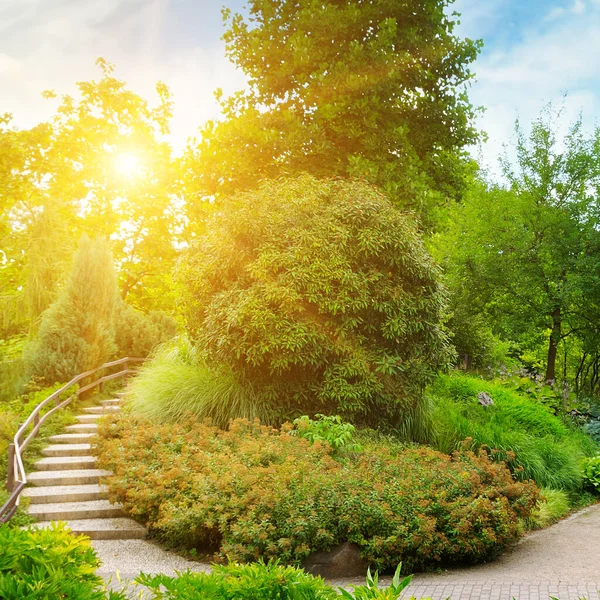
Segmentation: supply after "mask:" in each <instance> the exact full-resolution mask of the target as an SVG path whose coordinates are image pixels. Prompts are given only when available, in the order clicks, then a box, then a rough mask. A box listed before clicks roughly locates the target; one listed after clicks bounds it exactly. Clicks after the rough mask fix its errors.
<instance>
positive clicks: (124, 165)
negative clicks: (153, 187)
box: [114, 152, 142, 179]
mask: <svg viewBox="0 0 600 600" xmlns="http://www.w3.org/2000/svg"><path fill="white" fill-rule="evenodd" d="M114 166H115V169H116V171H117V172H118V173H119V174H120V175H121V176H123V177H126V178H128V179H134V178H136V177H139V176H140V175H141V173H142V163H141V161H140V159H139V158H138V157H137V156H136V155H135V154H131V153H130V152H121V153H119V154H117V155H116V156H115V157H114Z"/></svg>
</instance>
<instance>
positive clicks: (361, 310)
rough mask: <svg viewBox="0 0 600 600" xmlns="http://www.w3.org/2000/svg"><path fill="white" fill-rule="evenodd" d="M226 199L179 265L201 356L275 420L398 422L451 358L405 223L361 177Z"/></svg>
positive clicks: (301, 181)
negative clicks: (224, 368)
mask: <svg viewBox="0 0 600 600" xmlns="http://www.w3.org/2000/svg"><path fill="white" fill-rule="evenodd" d="M222 208H223V209H222V210H220V211H218V212H217V213H215V215H214V218H213V219H212V220H210V221H209V224H208V225H207V231H206V234H205V235H203V236H200V238H199V240H198V243H197V244H196V245H195V246H194V247H193V248H192V249H191V251H190V252H189V253H188V254H187V256H186V257H185V260H184V262H183V264H182V266H181V272H180V278H181V281H182V283H183V285H184V287H185V295H184V298H183V308H184V311H185V315H186V317H187V327H188V329H189V331H190V333H191V335H192V337H193V339H194V341H195V342H196V343H197V344H198V345H199V346H200V347H201V348H204V349H205V350H206V353H207V357H208V360H209V364H225V365H228V366H229V367H231V368H232V370H233V372H234V373H235V374H236V376H239V377H240V378H241V379H243V380H245V381H248V382H249V383H250V384H251V385H252V386H253V388H254V389H255V390H256V392H257V393H258V394H260V396H261V397H263V398H265V399H267V400H268V401H269V402H270V403H271V404H272V406H273V407H274V409H275V410H276V411H277V412H278V414H279V416H280V418H288V417H290V418H293V417H296V416H299V415H302V414H309V415H312V414H316V413H328V414H340V415H342V416H343V417H344V418H346V419H349V420H353V421H358V422H365V423H370V424H374V425H377V424H380V425H383V424H385V425H387V426H390V427H394V426H400V425H402V422H403V419H405V418H406V417H407V416H408V415H410V414H412V413H413V412H415V411H416V410H417V408H416V407H417V405H418V404H419V403H420V402H421V398H422V392H423V388H424V386H425V385H426V384H427V382H429V381H430V380H431V379H432V377H433V376H434V374H435V372H436V371H437V370H438V369H439V368H440V367H442V366H443V365H444V364H446V363H447V362H448V359H449V356H450V355H449V352H448V343H447V339H446V335H445V334H444V332H443V331H442V328H441V326H440V322H441V319H442V315H443V311H444V305H445V294H444V291H443V288H442V287H441V285H440V283H439V272H438V269H437V267H436V266H435V264H434V263H433V261H432V260H431V258H430V256H429V255H428V254H427V252H426V251H425V248H424V246H423V243H422V241H421V239H420V238H419V235H418V233H417V231H416V229H415V227H414V224H413V223H412V222H411V221H410V219H409V218H408V217H407V216H405V215H403V214H401V213H400V212H399V211H398V210H397V209H395V208H394V207H393V206H392V205H391V204H390V202H389V201H388V199H387V198H386V197H385V196H384V195H382V194H381V193H380V192H378V191H377V190H376V189H375V188H373V187H371V186H368V185H366V184H364V183H361V182H358V181H352V182H345V181H339V180H325V181H319V180H316V179H314V178H312V177H309V176H303V177H300V178H298V179H289V180H282V181H278V182H265V183H264V184H263V185H261V187H260V188H259V189H258V190H256V191H254V192H250V193H245V194H238V195H236V196H233V197H231V198H229V199H227V201H226V202H225V201H224V202H223V205H222Z"/></svg>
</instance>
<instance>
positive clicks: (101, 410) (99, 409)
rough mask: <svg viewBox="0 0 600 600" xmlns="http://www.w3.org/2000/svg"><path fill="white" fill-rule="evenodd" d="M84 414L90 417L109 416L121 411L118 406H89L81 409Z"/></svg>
mask: <svg viewBox="0 0 600 600" xmlns="http://www.w3.org/2000/svg"><path fill="white" fill-rule="evenodd" d="M81 410H82V411H83V412H84V413H86V414H90V415H111V414H113V413H118V412H119V411H120V410H121V407H120V406H90V407H88V408H82V409H81Z"/></svg>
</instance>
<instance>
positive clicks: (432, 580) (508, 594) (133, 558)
mask: <svg viewBox="0 0 600 600" xmlns="http://www.w3.org/2000/svg"><path fill="white" fill-rule="evenodd" d="M93 545H94V548H96V551H97V552H98V555H99V556H100V559H101V560H102V563H103V566H102V567H101V569H100V570H99V571H98V573H99V574H100V575H102V576H104V577H105V578H108V577H109V576H110V575H114V573H115V572H116V571H117V570H118V571H119V572H120V575H121V577H122V578H123V579H132V578H133V577H134V576H135V575H137V573H138V572H139V571H145V572H147V573H167V574H172V573H173V572H174V571H175V570H178V571H182V570H185V569H188V568H189V569H191V570H194V571H207V570H208V569H209V567H208V565H207V564H203V563H196V562H190V561H187V560H185V559H183V558H181V557H179V556H177V555H175V554H173V553H170V552H167V551H165V550H163V549H162V548H160V547H159V546H157V545H156V544H153V543H152V542H149V541H146V540H126V541H114V542H111V541H95V542H93ZM381 581H382V583H386V582H387V581H389V578H385V577H384V578H382V579H381ZM363 582H364V580H361V579H351V580H350V579H347V580H337V581H332V582H331V583H332V584H333V585H341V586H344V587H346V586H348V585H350V584H360V583H363ZM599 590H600V505H595V506H592V507H589V508H587V509H585V510H583V511H581V512H579V513H577V514H575V515H573V516H571V517H569V518H568V519H565V520H564V521H561V522H560V523H558V524H556V525H554V526H552V527H549V528H548V529H544V530H543V531H538V532H535V533H531V534H529V535H527V536H526V537H525V538H523V539H522V540H521V542H520V543H519V544H517V545H516V546H515V547H514V548H513V549H512V550H511V551H509V552H507V553H505V554H504V555H502V556H501V557H500V558H499V559H497V560H495V561H494V562H491V563H487V564H484V565H479V566H477V567H471V568H466V569H453V570H448V571H444V572H442V573H439V574H435V573H428V574H417V575H415V577H414V579H413V583H412V584H411V586H410V587H409V588H408V590H407V591H406V593H405V595H404V597H405V598H408V597H410V596H413V595H414V596H416V597H417V598H422V597H431V598H432V599H433V600H445V599H446V598H451V600H511V599H512V598H515V599H516V600H548V598H549V597H550V596H554V597H557V598H559V600H578V599H580V598H583V597H585V598H587V600H597V599H598V598H599V597H600V593H599Z"/></svg>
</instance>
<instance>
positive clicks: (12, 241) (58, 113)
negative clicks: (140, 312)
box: [0, 59, 185, 337]
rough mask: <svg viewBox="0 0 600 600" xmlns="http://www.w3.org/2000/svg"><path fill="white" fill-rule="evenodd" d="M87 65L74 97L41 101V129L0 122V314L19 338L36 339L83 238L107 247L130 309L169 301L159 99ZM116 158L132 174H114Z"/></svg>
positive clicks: (176, 218)
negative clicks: (47, 110)
mask: <svg viewBox="0 0 600 600" xmlns="http://www.w3.org/2000/svg"><path fill="white" fill-rule="evenodd" d="M97 65H98V67H99V73H98V75H99V77H97V78H94V80H92V81H80V82H77V83H76V84H75V85H73V86H69V87H70V88H75V90H76V92H75V93H74V94H66V95H62V96H61V95H57V94H55V93H53V92H50V93H45V94H44V96H45V97H46V98H47V99H48V100H49V101H50V102H52V103H53V104H55V108H56V110H55V112H54V114H53V116H52V117H51V118H50V119H48V120H47V121H45V122H42V123H39V124H36V125H34V126H33V127H32V128H30V129H19V128H17V127H16V126H15V124H14V123H13V122H11V116H10V115H4V116H2V117H0V236H1V237H0V239H1V240H2V241H1V243H0V247H1V248H2V255H3V259H4V260H3V262H2V265H1V267H0V297H2V301H0V305H1V306H2V308H3V309H4V307H5V306H6V307H7V308H9V307H10V309H11V310H10V312H11V313H12V314H11V315H10V319H9V320H10V322H11V324H12V325H11V326H17V327H18V330H19V332H21V331H28V332H30V333H33V332H35V331H36V330H37V328H38V326H39V322H38V319H39V316H40V315H41V313H42V312H43V311H44V310H45V309H46V308H48V306H49V305H50V304H52V302H54V301H55V300H56V297H57V293H58V290H59V286H60V284H61V283H62V282H63V281H64V279H65V276H66V275H68V269H69V266H70V261H71V257H72V255H73V252H74V250H75V248H76V245H77V240H78V239H79V237H80V236H81V235H82V234H84V233H87V234H88V235H89V236H90V237H96V236H98V237H103V238H106V239H110V240H111V245H112V249H113V251H114V257H115V260H116V261H117V263H118V264H119V279H120V284H121V289H122V291H123V296H124V297H126V298H127V301H128V302H129V303H130V304H132V305H135V306H140V307H143V308H144V310H146V311H148V310H152V309H163V310H164V309H168V308H170V306H171V305H172V304H173V303H174V301H175V298H176V294H175V292H174V291H173V289H172V286H171V285H170V284H171V279H170V277H169V271H170V270H171V268H172V266H173V262H174V259H175V257H176V254H177V251H176V248H175V246H174V243H173V242H174V241H175V240H180V239H181V237H180V236H181V232H182V231H183V230H184V229H185V227H184V225H185V223H184V218H183V214H182V213H183V211H182V210H181V209H179V210H177V207H176V206H175V205H176V203H177V202H179V198H177V200H175V198H176V194H175V193H174V192H175V181H176V169H175V164H174V161H173V160H172V156H171V147H170V145H169V143H168V142H167V141H166V139H165V134H167V133H168V131H169V121H170V118H171V98H170V94H169V90H168V88H167V87H166V86H165V85H164V84H162V83H159V84H158V85H157V86H156V92H157V93H156V94H155V99H156V102H155V105H154V106H153V105H152V103H150V102H148V101H146V99H144V98H142V97H140V96H139V95H138V94H136V93H134V92H132V91H131V90H130V89H128V87H127V85H126V84H125V82H123V81H121V80H119V79H118V78H117V77H115V74H114V67H113V66H112V65H111V64H109V63H108V62H107V61H105V60H103V59H99V60H98V61H97ZM40 91H41V90H40ZM57 100H58V101H57ZM1 112H3V111H2V110H0V113H1ZM123 155H125V156H127V155H129V156H134V157H135V158H136V159H137V161H138V163H139V172H138V173H134V174H129V175H128V174H124V173H122V172H121V171H120V170H119V165H120V163H119V160H120V157H122V156H123ZM82 202H84V203H83V204H82ZM0 329H2V328H1V327H0ZM0 337H2V333H0Z"/></svg>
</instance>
